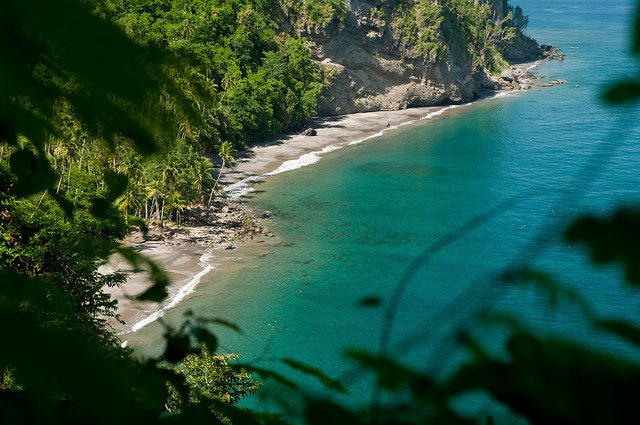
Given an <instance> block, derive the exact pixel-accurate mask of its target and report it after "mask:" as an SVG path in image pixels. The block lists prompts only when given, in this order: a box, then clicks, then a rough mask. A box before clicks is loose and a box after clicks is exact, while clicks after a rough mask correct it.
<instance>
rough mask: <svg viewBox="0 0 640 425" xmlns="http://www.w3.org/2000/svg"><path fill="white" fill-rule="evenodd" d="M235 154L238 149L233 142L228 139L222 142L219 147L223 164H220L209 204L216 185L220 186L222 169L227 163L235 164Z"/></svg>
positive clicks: (219, 154)
mask: <svg viewBox="0 0 640 425" xmlns="http://www.w3.org/2000/svg"><path fill="white" fill-rule="evenodd" d="M235 154H236V150H235V149H234V148H233V145H232V144H231V142H229V141H228V140H227V141H224V142H222V144H221V145H220V148H219V149H218V156H219V157H220V159H221V160H222V164H220V172H219V173H218V178H217V179H216V181H215V183H214V184H213V187H212V188H211V193H210V194H209V205H211V199H212V198H213V191H214V190H215V188H216V187H218V182H219V181H220V177H221V176H222V171H223V170H224V167H225V165H227V164H233V163H234V162H235V161H236V159H235V157H234V155H235Z"/></svg>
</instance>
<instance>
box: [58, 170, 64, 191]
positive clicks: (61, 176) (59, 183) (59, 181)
mask: <svg viewBox="0 0 640 425" xmlns="http://www.w3.org/2000/svg"><path fill="white" fill-rule="evenodd" d="M62 179H64V176H63V175H62V174H60V180H58V187H57V188H56V194H58V193H60V185H61V184H62Z"/></svg>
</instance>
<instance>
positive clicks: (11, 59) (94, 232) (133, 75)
mask: <svg viewBox="0 0 640 425" xmlns="http://www.w3.org/2000/svg"><path fill="white" fill-rule="evenodd" d="M326 4H327V5H329V6H331V5H333V6H331V7H329V8H328V9H325V8H324V7H321V6H323V5H325V3H321V2H319V3H317V4H316V5H315V6H314V4H313V3H312V2H304V3H301V5H298V6H294V5H290V6H289V7H290V8H295V7H298V9H296V11H297V12H296V13H298V14H300V15H299V16H303V15H304V16H307V17H308V19H309V21H310V22H314V23H317V25H318V26H323V25H327V23H328V22H329V21H330V20H331V19H335V17H337V18H339V17H340V16H342V15H341V14H342V13H344V12H342V9H341V8H340V7H338V6H340V5H342V3H340V2H332V3H326ZM472 4H473V6H472ZM420 5H421V7H422V9H420V10H421V12H420V15H419V18H420V19H419V23H418V24H416V26H415V27H412V26H411V22H409V20H408V19H407V18H406V13H407V12H406V11H407V10H408V9H406V10H402V9H400V10H401V13H400V12H399V13H400V14H401V15H402V16H404V18H402V19H403V22H404V23H403V24H402V25H404V26H402V25H400V27H401V28H403V31H406V32H407V34H409V35H407V37H411V34H412V33H414V32H416V31H417V33H418V34H422V35H420V38H419V39H420V40H423V41H424V40H426V41H425V43H430V42H433V43H436V42H435V40H436V39H439V38H438V37H437V36H436V35H435V34H437V33H438V28H439V26H438V25H440V24H437V22H438V18H437V14H436V13H435V12H434V11H437V10H438V9H437V7H439V5H438V4H436V3H431V2H429V4H427V2H420ZM269 6H273V4H270V3H269V2H266V1H265V2H262V3H260V2H259V3H255V4H249V3H248V2H243V1H241V0H236V1H231V0H229V1H226V2H214V1H210V2H207V1H197V0H193V1H177V0H176V1H171V2H169V1H166V2H163V1H156V2H139V3H135V2H128V3H124V2H122V3H120V2H116V1H112V2H107V3H105V4H100V7H99V8H98V6H97V3H96V4H92V7H93V9H91V10H94V11H95V10H96V8H97V9H98V12H99V14H100V15H101V16H103V17H109V18H110V19H111V18H113V19H115V20H116V21H117V22H118V25H120V28H124V29H125V30H126V31H127V32H128V33H129V34H130V35H132V36H133V37H134V38H135V40H136V42H133V41H131V39H130V38H128V37H127V36H124V35H123V33H122V31H120V30H118V29H116V28H115V27H113V26H112V25H110V24H108V23H106V22H105V21H103V20H102V19H98V18H97V17H96V16H95V15H93V14H92V13H91V11H90V10H89V9H87V8H86V7H85V6H82V5H81V4H80V3H78V2H72V1H68V2H47V1H38V0H19V1H7V2H4V3H3V5H2V6H0V33H1V34H2V35H3V37H0V59H2V63H3V64H5V66H3V67H2V69H0V82H1V83H0V219H1V221H0V324H1V325H0V332H1V333H2V337H3V347H2V350H0V419H1V422H2V423H8V424H9V423H25V424H26V423H43V424H58V423H97V424H115V423H136V424H141V423H152V424H153V423H190V424H198V423H214V424H216V423H224V424H228V423H235V424H241V423H247V424H258V423H283V422H284V420H283V419H282V418H280V417H277V416H262V415H259V414H257V413H255V412H250V411H245V410H242V409H239V408H237V407H236V406H234V403H235V402H237V401H238V399H239V398H240V397H242V396H244V395H246V394H249V393H251V392H253V391H254V390H255V389H256V384H255V382H253V381H252V380H251V379H250V377H249V375H248V372H247V371H253V372H255V373H259V374H260V375H261V376H262V377H264V378H274V379H276V380H278V381H279V382H281V383H283V384H284V385H287V386H289V387H291V388H296V387H295V384H293V383H292V382H290V381H288V380H287V379H285V378H284V377H282V376H279V375H277V374H274V373H272V372H269V371H266V370H258V369H255V368H253V369H252V368H251V367H250V366H247V367H246V368H244V369H241V368H239V367H235V366H230V365H229V363H228V361H229V360H230V359H229V358H227V357H218V356H214V355H212V354H210V353H215V352H216V349H217V340H216V338H215V336H214V335H213V334H212V330H213V328H212V326H213V325H222V326H228V327H231V328H234V326H233V325H231V324H228V323H226V322H224V321H223V320H219V319H208V320H204V319H201V318H194V317H189V318H188V319H187V321H186V322H185V325H184V326H182V327H181V328H180V329H172V328H170V327H167V328H166V334H165V339H166V350H165V352H164V354H163V356H162V357H161V358H159V359H151V360H147V361H141V360H137V359H135V358H133V357H132V356H131V353H130V352H129V351H128V350H126V349H123V348H121V347H120V346H119V345H118V343H117V340H116V338H115V337H114V336H113V335H112V334H111V333H110V332H109V331H108V330H107V329H106V328H105V327H104V321H105V318H107V317H109V316H112V315H113V314H114V309H113V307H114V306H113V302H112V301H111V300H110V299H109V298H108V297H106V296H105V295H104V294H103V292H102V288H103V285H110V284H117V283H118V282H119V281H120V279H121V276H119V275H117V274H116V275H111V276H102V275H99V274H97V273H96V270H97V265H98V262H99V260H100V259H101V258H104V257H105V256H106V255H108V254H110V253H112V252H113V251H118V252H120V253H121V254H122V255H123V256H125V257H126V258H127V259H129V260H130V261H131V263H132V264H133V265H134V266H137V267H145V268H148V269H149V270H150V271H151V273H152V275H153V277H154V279H155V281H156V286H155V287H154V288H152V290H151V291H149V292H147V293H145V294H143V296H142V297H141V298H143V299H153V300H160V299H162V298H163V297H164V296H165V295H166V292H164V286H165V285H166V284H167V279H166V276H164V275H163V273H162V272H161V271H160V270H158V269H157V267H155V266H154V265H153V264H152V263H150V262H149V261H148V260H146V259H144V258H143V257H141V256H139V255H138V254H137V253H135V252H133V251H131V250H127V249H124V248H122V247H119V245H118V244H117V243H115V240H116V239H117V238H120V237H122V235H123V234H124V233H125V232H126V231H127V226H126V223H125V220H127V219H131V217H130V216H129V214H132V215H136V216H140V217H142V218H143V220H142V222H144V221H145V220H146V221H148V222H151V221H152V220H153V219H154V216H155V221H156V222H158V224H160V223H161V222H162V221H163V219H164V218H165V217H172V218H174V219H176V220H178V216H179V212H180V210H181V208H182V207H183V206H184V205H185V203H189V202H195V201H199V202H205V199H207V198H208V197H209V196H210V194H211V189H212V188H213V187H214V184H215V179H214V175H213V172H212V164H211V162H210V160H209V159H208V157H207V155H208V154H210V153H217V152H220V156H221V157H222V160H223V161H225V162H229V161H230V160H231V159H232V153H233V149H234V145H233V143H236V146H238V145H242V144H243V143H248V142H249V141H251V140H257V139H258V138H260V137H265V136H267V135H269V134H273V132H278V131H283V130H285V129H287V128H293V127H295V126H296V125H299V124H300V123H301V122H302V121H303V120H304V117H306V116H308V114H310V113H312V112H311V111H312V110H313V107H314V105H315V101H316V99H317V93H318V92H319V82H318V81H319V78H320V75H319V71H318V68H317V64H316V63H315V62H314V60H313V59H312V57H311V54H310V52H309V48H308V46H307V45H306V43H305V41H304V40H302V39H297V38H295V37H293V36H291V35H287V34H283V33H279V32H278V30H277V27H274V26H273V24H272V22H274V21H271V19H272V18H273V19H276V18H277V16H276V17H273V15H271V13H272V12H273V11H274V10H276V9H271V8H270V7H269ZM405 7H406V6H405ZM447 7H449V8H451V10H456V11H457V13H456V17H457V18H456V19H457V20H458V22H459V23H460V24H461V25H463V24H464V23H467V24H468V26H466V24H464V25H465V28H467V32H466V34H467V37H468V39H469V40H470V41H472V42H473V43H474V44H475V43H477V46H485V47H487V46H492V45H493V44H492V43H494V42H497V40H499V39H500V37H502V39H504V38H505V35H504V30H505V26H504V24H505V23H499V24H498V23H494V22H491V20H490V19H489V20H486V19H485V20H483V19H484V18H486V17H487V15H486V10H485V9H483V7H484V6H483V4H482V3H475V2H465V1H461V0H460V1H450V2H448V6H447ZM316 8H317V10H316ZM291 10H293V9H291ZM443 10H444V9H443ZM276 15H277V12H276ZM520 15H521V13H517V11H516V10H514V13H513V15H512V17H510V18H509V19H510V20H511V22H512V23H513V26H515V27H516V28H518V27H520V28H524V27H526V19H525V18H526V17H524V16H520ZM266 17H270V18H269V19H267V18H266ZM483 17H484V18H483ZM496 25H498V26H499V28H498V27H496ZM636 26H637V28H640V20H639V21H638V22H637V25H636ZM422 27H425V28H431V29H433V31H434V32H427V33H424V34H423V33H421V32H420V31H421V29H420V28H422ZM422 29H424V28H422ZM210 30H211V31H213V30H215V31H218V32H214V33H213V34H214V35H211V33H210V32H209V31H210ZM500 31H503V32H500ZM78 34H82V36H78ZM637 34H640V31H638V32H637V33H636V40H634V46H635V48H636V51H638V50H640V49H639V46H640V40H638V39H637V38H638V37H637ZM207 37H210V38H209V40H213V41H215V43H211V44H210V43H209V42H207V41H206V39H207ZM218 40H220V43H218V42H217V41H218ZM408 40H409V39H408ZM492 40H493V41H492ZM408 42H411V43H414V41H411V40H409V41H408ZM487 43H489V44H487ZM97 45H100V46H109V48H105V49H100V50H97V49H95V46H97ZM421 52H422V53H421V54H424V55H426V56H427V57H428V58H429V60H437V58H438V57H439V55H440V54H441V53H439V52H440V51H439V50H438V51H434V50H433V47H432V46H431V45H429V44H425V45H424V49H422V50H421ZM481 52H484V50H481ZM478 60H480V61H481V62H483V63H493V64H495V63H496V61H497V56H496V53H495V51H493V50H492V48H491V47H489V48H488V49H486V52H485V53H484V54H483V53H481V54H480V56H479V58H478ZM491 61H493V62H491ZM639 87H640V84H639V83H638V82H637V81H632V82H628V83H625V84H622V85H620V86H619V87H616V88H615V89H613V90H611V91H610V92H608V98H609V99H610V100H613V101H618V102H624V101H626V102H633V101H637V100H638V98H639V97H640V96H639V95H640V89H639ZM248 100H250V101H248ZM245 101H247V102H245ZM117 209H120V210H121V211H122V212H123V215H119V214H118V213H117ZM163 210H164V211H163ZM143 227H144V226H143ZM639 235H640V219H639V216H638V213H637V211H622V212H620V213H618V214H616V215H614V216H612V217H609V218H605V219H602V218H595V217H592V218H587V219H583V220H581V221H580V222H578V223H576V224H575V225H573V226H572V227H571V228H570V230H569V231H568V233H567V238H568V239H569V240H571V241H572V242H574V243H582V244H586V245H587V246H589V247H590V248H591V249H592V252H593V258H594V261H597V262H602V263H618V264H621V265H622V266H623V267H625V269H626V270H627V278H628V282H629V283H630V284H632V285H637V284H638V282H639V281H640V279H639V276H638V274H639V273H638V267H637V265H638V264H639V261H638V247H637V243H636V242H635V241H636V240H637V239H638V236H639ZM507 278H508V279H507ZM507 278H505V279H506V280H505V282H508V283H510V284H513V283H514V282H529V281H533V282H536V283H538V284H540V285H541V286H542V285H544V286H546V287H547V288H550V289H551V295H552V296H557V295H558V294H559V293H560V294H564V295H567V296H568V297H571V296H572V294H570V293H568V292H563V290H562V287H561V285H559V284H558V283H557V282H554V281H553V280H552V279H550V278H549V277H548V276H545V275H544V274H543V273H536V272H531V271H528V270H517V271H512V272H511V273H510V274H509V275H508V276H507ZM590 320H591V322H590V323H591V324H592V325H593V326H594V327H596V328H598V329H601V330H604V331H606V332H609V333H611V334H613V335H617V336H619V337H621V338H622V339H625V340H627V341H629V342H630V343H631V344H632V345H633V346H636V347H637V346H638V345H640V338H639V335H640V329H638V327H637V326H635V325H633V324H630V323H626V322H620V321H616V320H599V319H597V318H595V317H590ZM509 326H510V329H511V332H512V337H511V338H510V340H509V344H508V353H509V356H508V358H493V357H492V356H491V355H490V354H489V353H487V352H485V351H484V350H483V349H482V347H480V346H478V345H477V344H476V343H474V341H473V340H471V339H470V338H469V337H468V336H463V341H464V344H465V345H466V346H467V347H468V348H469V351H470V352H471V353H472V358H471V360H470V361H469V363H468V365H467V366H465V367H463V368H461V369H460V370H458V371H455V372H454V373H453V374H452V375H451V376H449V377H447V378H445V379H444V380H436V379H435V378H434V377H432V376H428V375H425V374H423V373H421V372H419V371H417V370H415V369H414V368H412V367H411V366H410V365H403V364H401V363H399V361H398V360H396V359H393V358H388V357H385V356H384V355H371V354H368V353H350V358H351V359H352V360H353V361H354V362H356V364H358V365H360V366H361V367H362V368H363V369H365V370H368V371H370V372H371V373H372V374H373V375H374V376H375V377H376V378H377V386H376V388H377V390H378V391H379V392H380V393H387V394H391V395H399V397H398V399H397V400H400V401H399V402H394V401H391V402H389V403H388V404H383V403H382V402H381V401H380V400H387V399H385V398H378V401H379V403H378V404H376V405H374V406H371V408H368V409H365V410H363V411H353V410H352V409H350V408H347V407H345V406H341V405H339V404H336V403H333V402H329V401H318V400H308V401H307V403H306V406H305V410H306V414H307V416H306V418H305V420H306V422H308V423H310V424H327V423H331V424H364V423H378V424H392V423H393V424H412V423H469V422H472V421H470V420H468V419H466V418H462V417H460V416H459V414H458V413H456V412H455V411H454V410H453V409H452V408H451V400H454V399H455V398H456V397H458V396H459V395H461V394H466V393H468V392H469V391H475V390H483V391H485V392H487V393H489V394H491V395H492V396H493V397H494V398H495V399H496V400H498V401H500V402H502V403H504V404H505V405H506V406H509V407H510V408H511V409H513V410H514V411H515V412H518V413H519V414H521V415H522V416H523V417H525V418H528V419H529V420H530V421H531V422H532V423H603V422H605V423H606V422H610V423H625V422H627V423H634V422H637V420H638V413H637V406H636V405H635V404H636V403H635V397H634V395H635V392H634V390H635V388H636V387H637V382H638V381H637V380H638V376H640V367H639V366H638V365H637V364H636V363H634V362H631V361H628V360H622V359H618V358H615V357H613V356H608V355H603V354H601V353H598V352H595V351H594V350H593V349H592V348H589V347H584V346H581V345H577V344H575V343H568V342H566V341H562V340H559V339H544V338H540V337H538V336H536V335H534V334H532V333H531V332H530V331H528V330H526V329H525V328H522V327H519V326H517V325H513V324H509ZM201 344H204V345H201ZM205 347H206V348H205ZM284 362H285V363H286V364H288V365H289V366H291V367H293V368H295V369H297V370H299V371H301V372H304V373H307V374H309V375H312V376H314V377H316V378H318V379H319V380H320V381H322V382H324V383H325V384H326V385H327V387H328V388H330V389H334V390H337V391H343V390H344V389H343V388H342V385H341V384H340V383H339V382H336V381H335V380H332V379H330V378H328V377H326V376H324V375H323V374H322V372H320V371H318V370H316V369H313V368H311V367H309V366H307V365H303V364H300V363H298V362H295V361H294V360H291V359H285V360H284ZM594 388H598V389H601V390H602V391H594V390H593V389H594ZM549 399H552V400H554V401H555V402H554V403H551V402H548V401H549ZM388 400H394V399H393V398H389V399H388ZM374 404H375V403H374Z"/></svg>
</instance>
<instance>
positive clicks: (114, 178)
mask: <svg viewBox="0 0 640 425" xmlns="http://www.w3.org/2000/svg"><path fill="white" fill-rule="evenodd" d="M104 181H105V183H106V184H107V187H108V188H109V195H108V198H109V200H110V201H111V202H114V201H115V200H116V198H118V196H120V195H122V194H123V193H124V191H125V190H127V186H128V185H129V177H128V176H127V175H126V174H121V173H114V172H113V171H107V172H105V173H104Z"/></svg>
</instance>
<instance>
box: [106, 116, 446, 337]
mask: <svg viewBox="0 0 640 425" xmlns="http://www.w3.org/2000/svg"><path fill="white" fill-rule="evenodd" d="M447 108H451V107H424V108H413V109H406V110H400V111H380V112H367V113H358V114H351V115H344V116H337V117H328V118H316V119H313V120H310V122H309V123H308V125H307V128H312V129H314V130H315V133H316V134H315V135H313V136H309V135H304V134H302V133H301V134H290V135H284V136H282V137H278V138H274V139H272V140H269V141H267V142H265V143H264V144H262V145H259V146H255V147H253V148H251V149H249V150H248V151H245V152H241V153H240V154H239V156H238V160H237V162H236V164H235V166H234V168H233V169H230V170H228V171H226V173H225V174H223V179H222V182H223V184H224V185H225V190H226V191H227V194H228V196H229V197H230V198H232V199H234V200H236V201H235V202H238V201H237V200H238V199H240V198H241V197H242V195H245V194H248V193H250V192H251V191H252V190H253V186H254V185H255V184H256V183H258V182H259V181H261V180H263V179H265V178H268V176H269V175H272V174H276V173H279V172H284V171H288V170H291V169H295V168H299V167H301V166H306V165H311V164H313V163H315V162H317V161H318V160H320V158H321V156H322V154H323V153H326V152H330V151H333V150H336V149H339V148H341V147H344V146H347V145H349V144H355V143H359V142H362V141H365V140H367V139H370V138H373V137H376V136H378V135H380V134H382V133H383V132H386V131H390V130H393V129H394V128H397V127H399V126H402V125H407V124H411V123H416V122H418V121H419V120H420V119H423V118H425V117H427V118H428V117H433V116H436V115H439V114H441V113H442V112H444V111H445V110H446V109H447ZM239 202H240V203H239V204H233V205H235V206H237V207H238V208H239V209H241V210H243V211H242V212H241V213H242V214H244V215H246V216H250V217H251V221H250V222H249V223H248V224H246V225H244V227H243V228H239V229H236V228H231V230H230V229H226V230H227V232H228V234H227V235H226V237H224V238H220V237H218V236H217V235H218V234H219V233H220V231H219V230H218V229H216V228H215V226H194V227H181V228H175V227H167V228H165V229H162V230H159V229H154V230H152V231H151V232H150V235H149V236H150V237H149V238H143V237H142V235H141V234H140V233H137V234H132V235H130V236H129V237H128V238H127V239H126V240H125V241H124V243H125V244H126V245H127V246H131V247H133V248H134V249H136V250H139V251H140V252H141V253H143V254H145V255H147V256H148V257H149V258H151V259H152V260H154V261H155V262H156V263H157V264H158V265H160V266H161V267H162V268H163V269H164V270H165V271H166V272H167V274H168V276H169V278H170V279H171V281H172V285H171V286H170V288H169V297H168V298H167V299H166V300H165V301H164V302H163V303H161V304H158V303H150V302H139V301H136V300H134V297H135V296H136V295H139V294H141V293H142V292H144V291H145V290H146V289H147V288H149V287H150V285H151V282H150V280H149V278H148V275H147V273H146V272H144V271H141V270H133V269H132V268H131V266H130V265H129V264H128V263H126V262H125V261H124V260H122V259H121V258H119V257H116V256H112V257H111V258H110V259H109V261H108V262H107V263H106V264H104V265H103V266H101V268H100V272H101V273H110V272H113V271H117V270H121V271H124V272H126V273H127V274H128V280H127V282H126V283H125V284H123V285H121V286H119V287H116V288H106V292H108V293H110V294H111V295H112V296H113V297H114V298H115V299H117V300H118V312H119V315H120V318H121V319H122V321H124V325H122V324H121V323H117V322H116V321H112V322H111V326H112V327H113V328H114V330H115V331H116V333H118V334H119V335H122V336H124V335H126V334H128V333H130V332H136V331H137V330H139V329H141V328H142V327H144V326H145V325H146V324H148V323H151V322H153V321H154V320H157V319H158V318H159V317H162V316H163V315H164V312H165V311H166V310H168V309H170V308H172V307H173V306H175V305H176V304H177V303H179V302H182V301H183V300H184V299H185V298H187V297H191V296H197V295H198V288H197V286H198V284H199V282H200V281H201V280H203V279H207V276H208V275H209V274H210V273H216V271H218V272H222V271H223V270H224V271H229V270H235V269H238V268H241V267H244V266H246V265H247V262H246V261H245V260H246V258H245V257H247V258H254V257H257V256H259V255H264V254H265V251H266V250H268V247H269V245H272V244H275V243H279V241H278V238H277V237H276V236H275V235H273V234H271V233H269V232H268V229H267V226H268V217H266V216H263V215H262V212H254V211H250V210H249V209H248V208H247V207H243V206H242V204H241V201H239ZM227 209H228V208H227ZM224 211H225V210H221V211H217V212H216V214H217V215H218V216H225V215H227V214H231V213H226V212H224Z"/></svg>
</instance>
